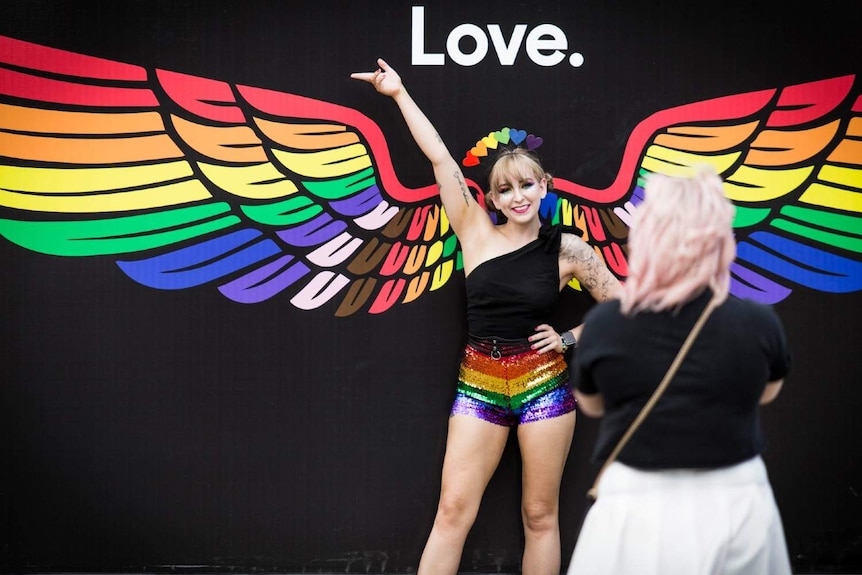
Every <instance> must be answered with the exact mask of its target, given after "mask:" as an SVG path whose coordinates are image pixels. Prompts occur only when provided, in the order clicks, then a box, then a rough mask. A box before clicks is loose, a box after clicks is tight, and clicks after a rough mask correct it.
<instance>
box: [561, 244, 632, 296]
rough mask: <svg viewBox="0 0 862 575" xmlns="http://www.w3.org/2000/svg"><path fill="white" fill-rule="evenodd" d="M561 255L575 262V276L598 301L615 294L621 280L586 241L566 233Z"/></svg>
mask: <svg viewBox="0 0 862 575" xmlns="http://www.w3.org/2000/svg"><path fill="white" fill-rule="evenodd" d="M560 256H561V257H562V258H563V259H564V260H565V261H566V262H568V263H574V264H575V266H576V269H577V271H576V273H575V278H576V279H577V280H578V281H579V282H580V284H581V285H582V286H583V287H585V288H586V289H587V291H589V292H590V294H591V295H592V296H593V297H594V298H596V300H597V301H605V300H608V299H610V298H611V297H612V296H613V295H614V294H615V292H616V290H617V287H618V286H619V282H618V281H617V279H616V278H615V277H614V276H613V275H612V274H611V273H610V270H608V268H607V266H605V264H604V262H603V261H602V260H601V258H599V256H598V255H597V254H596V252H595V251H594V250H593V249H592V248H591V247H590V246H589V245H588V244H587V243H586V242H584V241H583V240H580V239H578V238H576V237H574V236H571V235H568V234H564V235H563V243H562V245H561V246H560Z"/></svg>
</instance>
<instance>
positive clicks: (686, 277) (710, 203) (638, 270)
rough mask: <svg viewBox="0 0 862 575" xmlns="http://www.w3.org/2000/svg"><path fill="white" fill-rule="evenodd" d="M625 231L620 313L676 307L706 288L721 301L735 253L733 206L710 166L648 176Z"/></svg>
mask: <svg viewBox="0 0 862 575" xmlns="http://www.w3.org/2000/svg"><path fill="white" fill-rule="evenodd" d="M644 194H645V199H644V202H643V203H642V204H641V205H640V206H638V208H637V210H636V211H635V214H634V219H633V221H632V225H631V230H630V231H629V240H628V244H629V277H628V279H627V280H626V282H625V285H624V286H623V290H622V293H621V296H620V300H621V306H620V309H621V311H622V313H624V314H626V315H630V314H634V313H637V312H639V311H662V310H667V309H672V308H679V307H681V306H682V305H683V304H685V303H686V302H688V301H689V300H691V299H693V298H694V297H696V296H697V295H699V294H700V293H701V292H703V290H704V289H705V288H710V289H711V290H712V292H713V294H714V297H715V299H716V303H721V302H723V301H724V300H725V299H727V294H728V290H729V287H730V264H731V262H733V259H734V258H735V257H736V242H735V241H734V239H733V227H732V223H733V217H734V213H735V211H734V208H733V204H731V202H730V200H728V199H727V197H725V195H724V189H723V187H722V181H721V178H720V177H719V176H718V175H717V174H716V173H715V170H714V169H713V168H712V167H711V166H700V167H698V168H697V169H696V172H695V174H694V175H693V176H691V177H670V176H664V175H661V174H652V175H650V176H647V180H646V185H645V186H644Z"/></svg>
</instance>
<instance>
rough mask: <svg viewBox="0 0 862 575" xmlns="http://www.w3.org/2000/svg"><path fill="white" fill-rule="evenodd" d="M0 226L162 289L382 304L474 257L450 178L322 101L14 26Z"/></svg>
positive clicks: (367, 307) (0, 148) (2, 67)
mask: <svg viewBox="0 0 862 575" xmlns="http://www.w3.org/2000/svg"><path fill="white" fill-rule="evenodd" d="M0 235H2V236H4V237H5V238H6V239H7V240H9V241H11V242H13V243H15V244H18V245H20V246H22V247H24V248H27V249H29V250H33V251H36V252H41V253H45V254H54V255H60V256H105V257H112V258H114V259H115V260H116V263H117V265H118V266H119V267H120V269H121V270H122V271H123V272H124V273H126V274H127V275H128V276H129V277H130V278H132V279H133V280H135V281H137V282H139V283H141V284H144V285H147V286H150V287H153V288H158V289H187V288H193V287H197V286H204V285H208V286H209V285H211V286H215V287H217V289H218V290H219V291H220V292H221V293H222V294H224V296H225V297H227V298H229V299H230V300H233V301H236V302H242V303H256V302H261V301H264V300H267V299H269V298H272V297H274V296H276V295H278V294H288V295H289V297H290V301H291V303H292V304H293V305H294V306H296V307H297V308H300V309H303V310H312V309H317V308H320V307H321V306H324V305H328V306H331V307H332V308H333V310H334V313H335V315H338V316H347V315H351V314H353V313H356V312H359V311H364V312H368V313H381V312H383V311H386V310H387V309H389V308H390V307H391V306H392V305H394V304H396V303H407V302H410V301H413V300H416V299H417V298H418V297H419V296H421V295H422V294H423V293H426V292H428V291H432V290H435V289H438V288H440V287H441V286H443V285H444V284H445V283H446V282H447V281H448V280H449V278H450V277H451V275H452V273H453V271H454V270H456V269H458V268H460V265H461V264H460V252H459V250H458V245H457V240H456V238H455V236H454V234H453V232H452V230H451V228H450V226H449V224H448V221H447V219H446V216H445V213H444V212H443V210H442V209H441V206H440V204H439V201H438V198H437V190H436V187H435V186H433V185H431V186H427V187H424V188H419V189H408V188H405V187H404V186H402V185H401V184H400V182H399V181H398V179H397V177H396V176H395V173H394V170H393V167H392V164H391V160H390V157H389V150H388V147H387V144H386V141H385V140H384V138H383V135H382V132H381V131H380V129H379V127H378V126H377V125H376V124H375V123H374V122H372V121H371V120H370V119H369V118H367V117H366V116H364V115H362V114H360V113H359V112H357V111H355V110H352V109H349V108H345V107H341V106H337V105H334V104H330V103H327V102H322V101H319V100H315V99H311V98H306V97H301V96H296V95H292V94H287V93H283V92H276V91H271V90H264V89H260V88H253V87H249V86H241V85H231V84H228V83H225V82H221V81H216V80H212V79H206V78H199V77H194V76H189V75H185V74H179V73H175V72H170V71H166V70H152V71H148V70H146V69H144V68H141V67H139V66H134V65H129V64H124V63H120V62H114V61H109V60H104V59H100V58H94V57H90V56H84V55H79V54H74V53H71V52H67V51H62V50H57V49H53V48H47V47H43V46H38V45H35V44H31V43H27V42H22V41H19V40H15V39H11V38H5V37H0Z"/></svg>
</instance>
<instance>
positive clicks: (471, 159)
mask: <svg viewBox="0 0 862 575" xmlns="http://www.w3.org/2000/svg"><path fill="white" fill-rule="evenodd" d="M461 163H462V164H464V165H465V166H467V167H468V168H469V167H471V166H478V165H479V158H477V157H476V156H474V155H473V154H471V153H470V152H467V155H466V156H464V159H463V160H461Z"/></svg>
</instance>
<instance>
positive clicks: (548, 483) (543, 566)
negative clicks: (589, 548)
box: [518, 412, 575, 575]
mask: <svg viewBox="0 0 862 575" xmlns="http://www.w3.org/2000/svg"><path fill="white" fill-rule="evenodd" d="M574 431H575V412H571V413H567V414H566V415H563V416H561V417H555V418H552V419H543V420H541V421H534V422H531V423H525V424H523V425H520V426H519V427H518V443H519V444H520V448H521V460H522V461H523V494H522V496H521V497H522V498H521V515H522V518H523V520H524V558H523V561H522V567H521V571H522V573H523V574H524V575H559V573H560V482H561V480H562V476H563V467H564V466H565V464H566V458H567V457H568V455H569V448H570V447H571V445H572V435H573V434H574Z"/></svg>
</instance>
